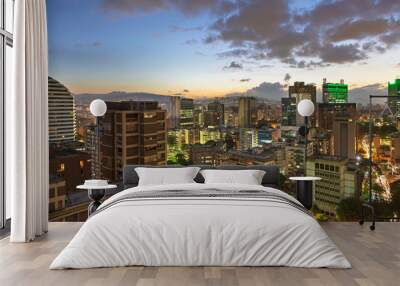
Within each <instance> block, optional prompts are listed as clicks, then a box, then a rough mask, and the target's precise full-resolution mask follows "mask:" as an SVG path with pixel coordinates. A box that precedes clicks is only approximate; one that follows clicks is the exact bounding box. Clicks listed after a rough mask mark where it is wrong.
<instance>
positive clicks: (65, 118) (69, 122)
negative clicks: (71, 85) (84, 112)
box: [48, 77, 76, 144]
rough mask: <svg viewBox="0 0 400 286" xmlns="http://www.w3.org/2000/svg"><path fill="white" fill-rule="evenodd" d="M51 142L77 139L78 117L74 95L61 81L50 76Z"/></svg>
mask: <svg viewBox="0 0 400 286" xmlns="http://www.w3.org/2000/svg"><path fill="white" fill-rule="evenodd" d="M48 88H49V99H48V100H49V143H50V144H51V143H57V144H59V143H65V142H71V141H74V140H75V133H76V129H75V128H76V119H75V104H74V97H73V96H72V94H71V92H69V90H68V89H67V88H66V87H65V86H64V85H63V84H61V83H60V82H58V81H56V80H55V79H53V78H51V77H49V78H48Z"/></svg>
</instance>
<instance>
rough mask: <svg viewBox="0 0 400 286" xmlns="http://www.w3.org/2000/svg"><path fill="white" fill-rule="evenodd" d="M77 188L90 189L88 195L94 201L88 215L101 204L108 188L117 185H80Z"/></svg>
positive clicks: (114, 187)
mask: <svg viewBox="0 0 400 286" xmlns="http://www.w3.org/2000/svg"><path fill="white" fill-rule="evenodd" d="M76 188H77V189H81V190H87V191H88V197H89V199H90V200H91V201H92V202H91V203H90V204H89V206H88V216H90V215H91V214H92V213H94V212H95V211H96V210H97V208H98V207H99V206H100V205H101V199H103V198H104V195H105V194H106V190H107V189H116V188H117V185H103V186H95V185H79V186H77V187H76Z"/></svg>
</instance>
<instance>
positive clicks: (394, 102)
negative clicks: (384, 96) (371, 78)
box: [388, 79, 400, 119]
mask: <svg viewBox="0 0 400 286" xmlns="http://www.w3.org/2000/svg"><path fill="white" fill-rule="evenodd" d="M388 95H389V98H388V105H389V108H390V110H391V112H392V113H393V114H394V115H395V116H396V118H397V119H400V98H399V97H397V98H396V97H393V96H400V79H396V80H395V81H394V82H389V83H388Z"/></svg>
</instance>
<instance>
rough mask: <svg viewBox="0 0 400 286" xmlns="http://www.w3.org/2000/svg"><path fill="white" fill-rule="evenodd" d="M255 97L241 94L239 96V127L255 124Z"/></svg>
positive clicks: (249, 126) (248, 126)
mask: <svg viewBox="0 0 400 286" xmlns="http://www.w3.org/2000/svg"><path fill="white" fill-rule="evenodd" d="M256 103H257V102H256V99H255V98H254V97H248V96H247V97H245V96H242V97H240V98H239V127H240V128H251V127H254V126H256V124H257V110H256Z"/></svg>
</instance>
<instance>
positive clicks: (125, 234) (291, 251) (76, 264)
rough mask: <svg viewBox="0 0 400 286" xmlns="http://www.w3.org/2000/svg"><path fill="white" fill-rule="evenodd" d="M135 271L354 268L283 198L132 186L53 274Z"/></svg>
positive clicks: (224, 188) (254, 189) (257, 192)
mask: <svg viewBox="0 0 400 286" xmlns="http://www.w3.org/2000/svg"><path fill="white" fill-rule="evenodd" d="M133 265H144V266H291V267H330V268H350V267H351V265H350V263H349V262H348V260H347V259H346V258H345V256H344V255H343V253H342V252H341V251H340V250H339V249H338V248H337V247H336V245H335V244H334V242H333V241H332V240H331V239H330V238H329V237H328V235H327V234H326V233H325V231H324V230H323V229H322V228H321V226H320V225H319V223H318V222H317V221H316V220H315V219H314V218H313V217H312V216H311V215H310V214H309V213H308V211H307V210H306V209H304V207H303V206H302V205H301V204H300V203H299V202H298V201H297V200H296V199H294V198H293V197H291V196H289V195H287V194H286V193H284V192H282V191H280V190H277V189H273V188H268V187H262V186H254V185H240V184H197V183H193V184H176V185H163V186H145V187H144V186H143V187H135V188H131V189H127V190H125V191H122V192H120V193H118V194H116V195H114V196H112V197H111V198H109V199H107V200H106V201H105V202H104V203H103V204H102V205H101V206H100V207H99V209H98V210H97V211H96V212H95V213H94V214H93V215H92V216H91V217H90V218H89V219H88V220H87V221H86V222H85V223H84V224H83V225H82V227H81V229H80V230H79V231H78V233H77V234H76V235H75V237H74V238H73V239H72V240H71V242H70V243H69V244H68V245H67V246H66V247H65V248H64V250H62V252H61V253H60V254H59V255H58V256H57V257H56V258H55V260H54V261H53V262H52V264H51V265H50V269H65V268H92V267H119V266H133Z"/></svg>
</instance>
